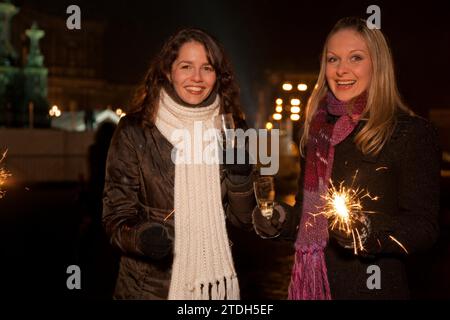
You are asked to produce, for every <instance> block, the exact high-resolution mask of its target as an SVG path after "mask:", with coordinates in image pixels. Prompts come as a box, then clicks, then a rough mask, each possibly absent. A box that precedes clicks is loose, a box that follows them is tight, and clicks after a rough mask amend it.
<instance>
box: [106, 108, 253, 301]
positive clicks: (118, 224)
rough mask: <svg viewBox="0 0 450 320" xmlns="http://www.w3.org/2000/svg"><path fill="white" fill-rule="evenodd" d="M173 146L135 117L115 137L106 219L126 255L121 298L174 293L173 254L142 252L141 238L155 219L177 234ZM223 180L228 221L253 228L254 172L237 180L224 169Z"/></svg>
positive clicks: (124, 122)
mask: <svg viewBox="0 0 450 320" xmlns="http://www.w3.org/2000/svg"><path fill="white" fill-rule="evenodd" d="M241 127H242V126H241ZM172 148H173V146H172V145H171V144H170V142H169V141H168V140H167V139H166V138H165V137H164V136H163V135H162V134H161V133H160V132H159V130H158V129H157V128H156V126H151V125H145V126H144V127H142V126H141V125H140V124H139V120H138V118H137V117H135V116H125V117H124V118H122V119H121V120H120V123H119V126H118V128H117V129H116V132H115V134H114V137H113V139H112V142H111V146H110V149H109V153H108V160H107V167H106V179H105V188H104V194H103V207H104V209H103V224H104V227H105V229H106V232H107V234H108V235H109V237H110V238H111V242H112V244H113V245H114V246H116V247H117V248H119V249H120V250H121V252H122V254H123V255H122V257H121V261H120V268H119V275H118V279H117V283H116V289H115V293H114V298H116V299H167V297H168V292H169V286H170V279H171V268H172V261H173V256H172V255H170V256H168V257H167V258H165V259H163V260H151V259H150V258H148V257H145V256H143V255H142V253H141V252H140V250H139V249H138V247H137V241H138V239H139V236H140V233H141V232H142V231H143V230H145V229H146V228H147V227H148V225H149V224H150V223H151V222H158V223H161V224H163V225H165V226H166V227H167V228H168V230H169V234H170V237H172V238H173V237H174V217H173V215H171V216H170V217H168V216H169V213H170V212H171V211H172V210H173V208H174V181H175V180H174V178H175V165H174V164H173V162H172V160H171V152H172ZM233 181H235V180H233ZM221 182H222V188H221V189H222V199H223V205H224V210H225V213H226V217H227V219H228V221H229V222H231V223H232V224H233V225H236V226H238V227H243V228H250V227H251V211H252V210H253V208H254V207H255V205H256V203H255V199H254V194H253V184H252V177H251V176H249V177H248V178H247V179H246V180H245V181H243V183H242V184H238V185H237V184H234V183H232V181H231V180H230V179H229V178H228V177H227V176H226V175H225V174H224V173H223V170H221ZM166 217H168V219H166ZM165 219H166V220H165Z"/></svg>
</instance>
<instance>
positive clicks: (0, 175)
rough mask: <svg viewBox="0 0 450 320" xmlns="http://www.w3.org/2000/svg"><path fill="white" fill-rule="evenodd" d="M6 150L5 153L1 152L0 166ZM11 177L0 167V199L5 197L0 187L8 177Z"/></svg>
mask: <svg viewBox="0 0 450 320" xmlns="http://www.w3.org/2000/svg"><path fill="white" fill-rule="evenodd" d="M7 152H8V150H5V152H3V154H2V156H1V158H0V164H1V163H2V162H3V160H4V159H5V157H6V154H7ZM9 176H11V174H10V173H9V172H8V171H7V170H6V169H5V168H3V167H0V199H1V198H3V196H4V195H5V192H6V191H4V190H3V189H2V187H3V185H4V184H5V182H6V180H7V179H8V177H9Z"/></svg>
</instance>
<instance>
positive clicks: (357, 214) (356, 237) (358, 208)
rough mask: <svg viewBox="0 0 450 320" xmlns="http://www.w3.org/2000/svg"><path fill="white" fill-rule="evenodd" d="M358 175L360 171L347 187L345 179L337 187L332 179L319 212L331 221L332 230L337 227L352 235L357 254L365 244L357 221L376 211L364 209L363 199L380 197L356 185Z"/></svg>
mask: <svg viewBox="0 0 450 320" xmlns="http://www.w3.org/2000/svg"><path fill="white" fill-rule="evenodd" d="M357 175H358V171H356V172H355V175H354V176H353V180H352V184H351V186H350V187H345V186H344V181H342V182H341V183H340V184H339V186H338V187H336V186H335V185H334V184H333V181H331V180H330V185H331V186H330V188H328V192H327V194H325V195H323V196H322V198H323V199H324V200H325V205H324V206H323V207H322V208H321V211H320V212H319V213H318V214H319V215H320V214H321V215H324V216H325V217H326V218H327V219H328V220H329V221H330V228H331V230H334V229H337V230H339V231H343V232H345V233H346V234H347V235H348V236H350V235H351V236H352V239H353V249H354V253H355V254H357V253H358V250H359V251H363V250H364V246H363V241H362V239H361V234H360V233H359V231H358V229H357V228H355V227H354V225H355V223H356V221H360V220H361V219H362V217H363V214H368V213H374V212H373V211H366V210H364V208H363V206H362V204H361V201H362V200H363V199H364V198H366V197H367V198H369V199H370V200H373V201H375V200H378V197H372V196H371V195H370V194H369V192H367V191H366V190H365V189H362V188H359V187H357V188H355V187H354V184H355V180H356V177H357Z"/></svg>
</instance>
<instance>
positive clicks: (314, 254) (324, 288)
mask: <svg viewBox="0 0 450 320" xmlns="http://www.w3.org/2000/svg"><path fill="white" fill-rule="evenodd" d="M288 299H289V300H331V293H330V285H329V283H328V276H327V267H326V263H325V255H324V252H323V248H320V247H319V246H316V245H313V246H310V247H309V248H308V249H306V250H301V249H297V250H296V252H295V262H294V267H293V269H292V276H291V283H290V285H289V295H288Z"/></svg>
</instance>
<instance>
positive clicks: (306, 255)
mask: <svg viewBox="0 0 450 320" xmlns="http://www.w3.org/2000/svg"><path fill="white" fill-rule="evenodd" d="M366 102H367V94H366V93H365V92H364V93H363V94H361V95H359V96H358V97H356V98H354V99H352V100H350V101H349V102H342V101H339V100H337V99H336V97H335V96H334V95H333V94H332V93H331V92H328V94H327V96H326V97H325V98H324V99H323V100H322V102H321V103H320V105H319V107H318V109H317V112H316V114H315V116H314V118H313V120H312V121H311V127H310V132H309V138H308V142H307V146H306V168H305V170H306V171H305V181H304V186H303V209H302V216H301V220H300V225H299V230H298V234H297V240H296V242H295V249H296V252H295V262H294V267H293V269H292V275H291V283H290V285H289V297H288V298H289V299H290V300H331V293H330V285H329V283H328V277H327V266H326V263H325V255H324V249H325V247H326V245H327V243H328V221H327V219H326V218H325V217H324V216H322V215H315V214H317V213H318V212H319V208H320V207H322V206H323V204H324V203H323V201H324V200H323V199H322V198H321V195H323V194H325V193H326V192H327V190H328V182H329V180H330V177H331V171H332V169H333V160H334V147H335V146H336V145H337V144H339V143H340V142H342V141H343V140H344V139H345V138H346V137H347V136H348V135H349V134H350V133H351V132H352V131H353V130H354V129H355V127H356V125H357V124H358V120H359V118H360V116H361V114H362V112H363V110H364V108H365V106H366ZM330 114H331V115H334V116H338V117H339V118H338V120H337V121H336V122H335V123H331V122H330V121H327V118H328V116H329V115H330Z"/></svg>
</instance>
